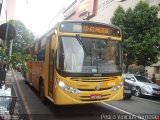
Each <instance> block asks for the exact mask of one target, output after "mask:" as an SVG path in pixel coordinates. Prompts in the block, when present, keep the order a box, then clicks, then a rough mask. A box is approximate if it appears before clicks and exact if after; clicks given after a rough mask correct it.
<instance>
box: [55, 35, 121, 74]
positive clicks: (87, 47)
mask: <svg viewBox="0 0 160 120" xmlns="http://www.w3.org/2000/svg"><path fill="white" fill-rule="evenodd" d="M120 51H121V45H120V41H116V40H111V39H99V38H87V37H80V36H78V37H77V36H76V37H64V36H63V37H59V43H58V50H57V69H58V70H60V71H64V72H68V73H93V74H95V73H117V72H121V69H122V68H121V52H120Z"/></svg>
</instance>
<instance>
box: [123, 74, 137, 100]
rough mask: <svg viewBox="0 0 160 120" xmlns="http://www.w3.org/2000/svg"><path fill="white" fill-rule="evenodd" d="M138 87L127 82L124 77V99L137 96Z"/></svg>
mask: <svg viewBox="0 0 160 120" xmlns="http://www.w3.org/2000/svg"><path fill="white" fill-rule="evenodd" d="M135 90H136V87H135V86H134V85H132V84H130V83H128V82H127V81H126V78H125V76H124V95H123V96H124V99H130V98H131V97H132V96H133V95H134V94H135Z"/></svg>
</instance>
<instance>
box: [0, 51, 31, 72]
mask: <svg viewBox="0 0 160 120" xmlns="http://www.w3.org/2000/svg"><path fill="white" fill-rule="evenodd" d="M30 60H32V58H31V56H30V55H23V54H22V53H21V52H14V53H13V54H12V56H10V57H9V56H8V54H7V52H6V50H5V49H3V48H0V66H1V68H0V70H2V69H4V65H5V67H7V68H9V66H12V68H13V69H17V70H19V71H28V70H29V69H28V68H27V66H26V63H27V62H28V61H30Z"/></svg>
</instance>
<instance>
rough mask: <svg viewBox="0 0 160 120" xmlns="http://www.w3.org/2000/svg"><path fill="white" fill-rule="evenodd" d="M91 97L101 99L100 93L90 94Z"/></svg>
mask: <svg viewBox="0 0 160 120" xmlns="http://www.w3.org/2000/svg"><path fill="white" fill-rule="evenodd" d="M90 98H91V99H101V98H102V95H101V94H95V95H91V96H90Z"/></svg>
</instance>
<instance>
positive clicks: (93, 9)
mask: <svg viewBox="0 0 160 120" xmlns="http://www.w3.org/2000/svg"><path fill="white" fill-rule="evenodd" d="M139 1H140V0H75V1H74V2H73V3H72V4H71V5H70V6H68V8H67V9H65V10H64V12H63V16H64V20H91V21H97V22H102V23H107V24H110V23H111V22H110V19H111V17H112V16H113V14H114V11H115V10H116V8H117V7H118V6H121V7H123V9H124V10H127V9H128V8H134V7H135V6H136V4H137V3H138V2H139ZM145 2H147V3H148V4H149V5H150V6H152V5H155V6H158V7H159V8H160V0H145ZM158 17H159V18H160V12H159V13H158ZM146 69H147V70H148V74H149V78H151V76H152V74H153V73H154V74H155V75H156V79H157V83H158V84H159V85H160V59H159V62H158V63H156V64H153V65H152V66H150V67H147V68H146Z"/></svg>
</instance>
